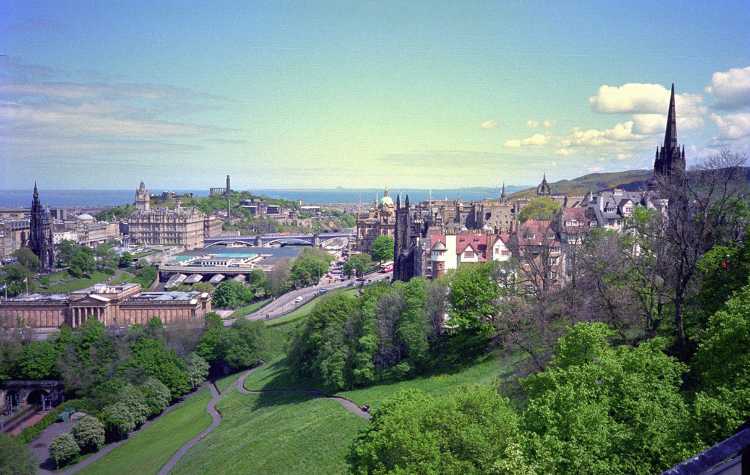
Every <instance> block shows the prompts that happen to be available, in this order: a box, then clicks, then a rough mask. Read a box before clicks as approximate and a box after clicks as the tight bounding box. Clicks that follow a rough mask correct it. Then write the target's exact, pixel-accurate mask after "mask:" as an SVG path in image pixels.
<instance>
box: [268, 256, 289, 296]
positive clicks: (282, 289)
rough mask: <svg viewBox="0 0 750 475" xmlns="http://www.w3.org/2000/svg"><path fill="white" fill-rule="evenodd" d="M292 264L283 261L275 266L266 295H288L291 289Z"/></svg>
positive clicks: (269, 278) (285, 260)
mask: <svg viewBox="0 0 750 475" xmlns="http://www.w3.org/2000/svg"><path fill="white" fill-rule="evenodd" d="M290 272H291V264H290V263H289V259H282V260H280V261H278V262H277V263H276V265H275V266H273V269H272V270H271V272H270V274H269V275H268V284H267V286H268V287H267V290H266V293H269V294H271V295H274V296H279V295H282V294H284V293H286V292H287V291H288V290H289V289H290V288H291V282H290V278H289V275H290Z"/></svg>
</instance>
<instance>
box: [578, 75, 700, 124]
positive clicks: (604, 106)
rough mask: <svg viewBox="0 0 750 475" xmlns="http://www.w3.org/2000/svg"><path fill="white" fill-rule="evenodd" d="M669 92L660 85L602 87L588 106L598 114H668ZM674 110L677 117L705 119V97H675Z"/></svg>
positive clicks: (679, 95)
mask: <svg viewBox="0 0 750 475" xmlns="http://www.w3.org/2000/svg"><path fill="white" fill-rule="evenodd" d="M669 93H670V91H669V89H667V88H666V87H664V86H662V85H661V84H643V83H628V84H623V85H622V86H607V85H606V84H605V85H603V86H600V87H599V91H597V94H596V95H595V96H591V97H589V104H590V105H591V108H592V109H593V110H594V111H596V112H603V113H606V114H621V113H628V114H665V113H666V112H667V109H668V108H669ZM675 107H677V115H678V117H680V116H682V117H687V116H695V115H703V114H704V113H705V111H706V109H705V106H703V96H700V95H698V94H676V95H675Z"/></svg>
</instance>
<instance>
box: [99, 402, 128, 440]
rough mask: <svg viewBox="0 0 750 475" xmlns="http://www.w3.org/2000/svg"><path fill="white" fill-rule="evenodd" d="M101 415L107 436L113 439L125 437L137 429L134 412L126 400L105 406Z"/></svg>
mask: <svg viewBox="0 0 750 475" xmlns="http://www.w3.org/2000/svg"><path fill="white" fill-rule="evenodd" d="M100 417H101V420H102V422H103V423H104V428H105V430H106V432H107V437H109V438H110V439H111V440H120V439H124V438H126V437H127V436H128V434H129V433H131V432H132V431H133V429H135V419H134V417H133V414H132V413H131V412H130V408H128V405H127V404H125V403H124V402H116V403H114V404H111V405H109V406H107V407H105V408H104V409H103V410H102V412H101V415H100Z"/></svg>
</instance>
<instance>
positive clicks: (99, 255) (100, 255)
mask: <svg viewBox="0 0 750 475" xmlns="http://www.w3.org/2000/svg"><path fill="white" fill-rule="evenodd" d="M94 255H95V256H96V262H97V267H98V268H99V269H100V270H102V271H104V272H108V273H114V271H115V269H116V268H117V267H118V266H119V264H120V258H119V257H118V256H117V254H116V253H115V251H114V249H112V245H111V244H109V243H105V244H101V245H99V246H97V248H96V249H95V250H94Z"/></svg>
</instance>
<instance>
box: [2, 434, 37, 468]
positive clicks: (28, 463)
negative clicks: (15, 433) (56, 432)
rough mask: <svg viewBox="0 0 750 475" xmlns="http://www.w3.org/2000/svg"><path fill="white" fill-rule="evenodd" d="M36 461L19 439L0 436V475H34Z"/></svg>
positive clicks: (4, 435)
mask: <svg viewBox="0 0 750 475" xmlns="http://www.w3.org/2000/svg"><path fill="white" fill-rule="evenodd" d="M35 473H36V460H35V459H34V457H33V455H32V454H31V451H30V450H29V448H28V447H27V446H26V444H24V443H23V441H22V440H21V438H20V437H18V438H16V437H10V436H9V435H6V434H0V474H3V475H6V474H7V475H34V474H35Z"/></svg>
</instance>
